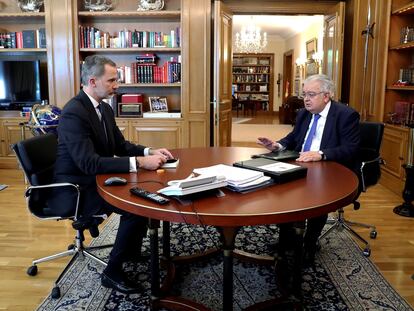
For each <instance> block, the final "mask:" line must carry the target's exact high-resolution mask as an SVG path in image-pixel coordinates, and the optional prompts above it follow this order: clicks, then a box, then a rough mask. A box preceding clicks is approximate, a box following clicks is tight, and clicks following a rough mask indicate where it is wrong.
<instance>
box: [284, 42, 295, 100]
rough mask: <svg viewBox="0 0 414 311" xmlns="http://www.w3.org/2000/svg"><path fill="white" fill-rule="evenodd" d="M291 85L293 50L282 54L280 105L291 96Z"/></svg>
mask: <svg viewBox="0 0 414 311" xmlns="http://www.w3.org/2000/svg"><path fill="white" fill-rule="evenodd" d="M292 84H293V50H289V51H287V52H285V53H284V54H283V90H282V92H283V96H282V103H285V102H286V98H288V97H289V96H291V95H292Z"/></svg>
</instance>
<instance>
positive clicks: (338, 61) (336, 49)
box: [323, 2, 345, 100]
mask: <svg viewBox="0 0 414 311" xmlns="http://www.w3.org/2000/svg"><path fill="white" fill-rule="evenodd" d="M344 28H345V2H339V3H337V4H336V5H335V6H333V7H332V8H331V9H329V10H328V12H327V14H325V24H324V40H323V41H324V44H323V73H324V74H326V75H327V76H329V77H330V78H331V79H332V80H333V82H334V84H335V96H334V98H335V99H336V100H338V99H340V98H341V85H342V57H343V46H344Z"/></svg>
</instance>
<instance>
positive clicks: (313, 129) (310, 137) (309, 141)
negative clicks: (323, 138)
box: [303, 114, 321, 151]
mask: <svg viewBox="0 0 414 311" xmlns="http://www.w3.org/2000/svg"><path fill="white" fill-rule="evenodd" d="M320 117H321V115H320V114H315V115H313V123H312V126H311V129H310V130H309V134H308V137H306V141H305V144H304V145H303V151H309V150H310V148H311V145H312V140H313V137H314V136H315V133H316V127H317V126H318V120H319V118H320Z"/></svg>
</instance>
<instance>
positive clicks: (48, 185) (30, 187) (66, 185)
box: [24, 182, 80, 198]
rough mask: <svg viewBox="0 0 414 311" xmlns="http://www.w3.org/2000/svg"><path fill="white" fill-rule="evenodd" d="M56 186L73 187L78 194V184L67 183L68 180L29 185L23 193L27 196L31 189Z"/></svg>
mask: <svg viewBox="0 0 414 311" xmlns="http://www.w3.org/2000/svg"><path fill="white" fill-rule="evenodd" d="M57 187H74V188H75V190H76V192H77V193H78V196H79V192H80V189H79V186H78V185H76V184H71V183H68V182H62V183H53V184H47V185H39V186H29V187H28V188H27V189H26V192H25V193H24V195H25V197H26V198H27V197H28V196H29V195H30V192H31V190H32V189H42V188H57Z"/></svg>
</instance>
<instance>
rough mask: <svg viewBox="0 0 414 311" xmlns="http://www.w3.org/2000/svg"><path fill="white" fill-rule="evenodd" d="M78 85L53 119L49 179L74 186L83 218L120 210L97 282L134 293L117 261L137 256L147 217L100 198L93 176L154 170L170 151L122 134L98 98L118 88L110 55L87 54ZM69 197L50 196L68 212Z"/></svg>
mask: <svg viewBox="0 0 414 311" xmlns="http://www.w3.org/2000/svg"><path fill="white" fill-rule="evenodd" d="M82 85H83V89H82V90H81V91H80V92H79V94H78V95H77V96H75V97H74V98H72V99H71V100H70V101H69V102H68V103H67V104H66V105H65V107H64V109H63V111H62V115H61V117H60V119H59V125H58V138H59V144H58V150H57V160H56V168H55V181H56V182H71V183H75V184H78V185H79V186H80V188H81V195H80V205H79V208H80V209H81V214H82V215H83V216H84V217H88V216H92V215H99V214H107V215H109V214H111V213H112V212H115V213H118V214H120V215H121V217H120V224H119V228H118V233H117V236H116V240H115V243H114V247H113V249H112V251H111V254H110V258H109V262H108V265H107V267H106V268H105V270H104V271H103V273H102V276H101V282H102V285H103V286H105V287H109V288H113V289H116V290H118V291H120V292H123V293H127V294H129V293H134V292H137V291H139V290H140V288H139V286H138V285H137V284H134V283H132V282H131V281H129V280H128V279H127V278H126V276H125V274H124V272H123V270H122V265H123V263H124V262H125V261H127V260H130V259H134V258H139V257H140V255H141V245H142V239H143V237H144V236H145V235H146V232H147V222H148V220H147V218H145V217H140V216H137V215H134V214H130V213H128V212H125V211H122V210H120V209H117V208H116V207H114V206H111V205H110V204H108V203H107V202H105V201H104V200H103V199H102V198H101V197H100V196H99V194H98V192H97V188H96V181H95V178H96V175H97V174H105V173H106V174H108V173H109V174H110V173H121V172H123V173H127V172H136V171H137V168H139V169H147V170H155V169H157V168H159V167H160V166H161V165H162V164H164V163H165V162H166V160H167V159H169V158H172V155H171V153H170V152H169V151H168V150H167V149H151V148H146V147H144V146H141V145H135V144H132V143H130V142H128V141H126V140H125V139H124V136H123V135H122V133H121V131H120V130H119V129H118V127H117V125H116V123H115V118H114V114H113V111H112V109H111V107H110V106H109V105H108V104H106V103H104V102H102V100H103V99H106V98H109V97H110V96H114V95H115V93H116V90H117V89H118V83H117V69H116V64H115V63H114V62H113V61H112V60H110V59H108V58H106V57H102V56H97V55H95V56H88V57H87V58H86V59H85V62H84V63H83V65H82ZM74 199H75V197H74V194H73V193H72V192H70V190H68V191H62V190H59V191H56V192H54V193H53V195H52V198H51V200H50V201H51V205H52V206H53V208H56V209H59V210H60V211H61V214H62V215H65V214H68V215H70V214H73V206H74Z"/></svg>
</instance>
